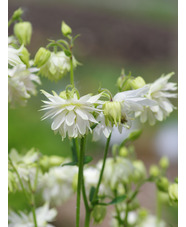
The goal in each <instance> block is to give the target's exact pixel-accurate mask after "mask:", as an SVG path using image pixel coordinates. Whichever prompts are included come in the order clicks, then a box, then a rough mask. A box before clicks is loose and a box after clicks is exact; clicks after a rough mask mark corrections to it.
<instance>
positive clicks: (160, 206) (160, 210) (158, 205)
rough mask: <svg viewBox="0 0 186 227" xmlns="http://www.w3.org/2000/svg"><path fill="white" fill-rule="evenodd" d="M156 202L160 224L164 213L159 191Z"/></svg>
mask: <svg viewBox="0 0 186 227" xmlns="http://www.w3.org/2000/svg"><path fill="white" fill-rule="evenodd" d="M156 201H157V205H156V217H157V224H159V222H160V220H161V213H162V203H161V198H160V196H159V194H158V190H157V192H156Z"/></svg>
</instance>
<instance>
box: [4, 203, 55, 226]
mask: <svg viewBox="0 0 186 227" xmlns="http://www.w3.org/2000/svg"><path fill="white" fill-rule="evenodd" d="M56 215H57V211H56V209H54V208H52V209H49V204H48V203H46V204H45V205H44V206H42V207H39V208H37V209H36V219H37V226H38V227H55V226H54V225H51V224H49V223H48V222H52V221H54V219H55V217H56ZM8 221H9V224H8V227H35V224H34V220H33V214H32V212H30V213H29V214H26V213H23V212H19V214H17V213H15V212H14V211H10V212H9V215H8Z"/></svg>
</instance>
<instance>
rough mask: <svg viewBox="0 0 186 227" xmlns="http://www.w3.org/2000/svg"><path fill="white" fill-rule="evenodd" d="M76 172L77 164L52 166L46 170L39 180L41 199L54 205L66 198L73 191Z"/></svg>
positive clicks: (59, 203)
mask: <svg viewBox="0 0 186 227" xmlns="http://www.w3.org/2000/svg"><path fill="white" fill-rule="evenodd" d="M77 173H78V167H77V166H63V167H61V166H59V167H53V168H51V169H50V170H49V172H46V173H45V174H44V175H43V177H42V179H41V182H40V185H39V187H40V189H41V190H42V195H43V199H44V200H45V201H49V202H50V203H52V204H54V205H61V203H63V202H65V201H66V200H68V199H69V198H70V197H71V196H72V195H73V193H74V188H73V184H74V180H76V175H77Z"/></svg>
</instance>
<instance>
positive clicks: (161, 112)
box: [136, 73, 177, 125]
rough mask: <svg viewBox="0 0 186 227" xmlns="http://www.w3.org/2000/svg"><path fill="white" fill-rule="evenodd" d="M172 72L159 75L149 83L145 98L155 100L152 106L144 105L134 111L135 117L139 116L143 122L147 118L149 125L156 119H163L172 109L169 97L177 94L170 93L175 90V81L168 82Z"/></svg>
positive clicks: (174, 96)
mask: <svg viewBox="0 0 186 227" xmlns="http://www.w3.org/2000/svg"><path fill="white" fill-rule="evenodd" d="M172 75H173V73H169V74H168V75H166V76H164V75H163V76H161V77H160V78H159V79H157V80H156V81H155V82H154V83H152V84H150V85H149V92H148V93H147V94H146V95H145V97H146V98H148V99H150V100H154V101H156V103H157V104H156V105H154V106H144V107H143V109H142V110H140V111H138V112H136V117H138V116H140V121H141V122H142V123H145V122H146V121H147V120H148V122H149V124H150V125H154V124H155V123H156V121H163V120H164V119H165V118H166V117H168V116H169V114H170V113H171V112H172V111H173V109H174V106H173V104H172V103H171V102H170V101H169V98H176V97H177V94H175V93H171V92H173V91H176V90H177V87H176V83H172V82H168V80H169V79H170V78H171V76H172Z"/></svg>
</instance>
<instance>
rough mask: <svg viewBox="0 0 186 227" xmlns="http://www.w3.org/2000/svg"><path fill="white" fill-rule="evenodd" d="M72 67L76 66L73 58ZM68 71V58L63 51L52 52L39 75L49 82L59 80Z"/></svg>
mask: <svg viewBox="0 0 186 227" xmlns="http://www.w3.org/2000/svg"><path fill="white" fill-rule="evenodd" d="M72 59H73V67H76V66H77V61H76V60H75V58H74V57H73V58H72ZM69 71H70V58H69V57H67V56H66V55H65V53H64V52H63V51H60V52H57V53H54V52H52V53H51V55H50V58H49V59H48V61H47V62H46V63H45V64H44V65H43V66H42V67H41V68H40V71H39V73H40V74H41V75H42V76H44V77H47V78H48V79H50V80H52V81H53V80H55V81H57V80H59V79H61V78H62V77H63V76H65V74H66V73H67V72H69Z"/></svg>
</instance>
